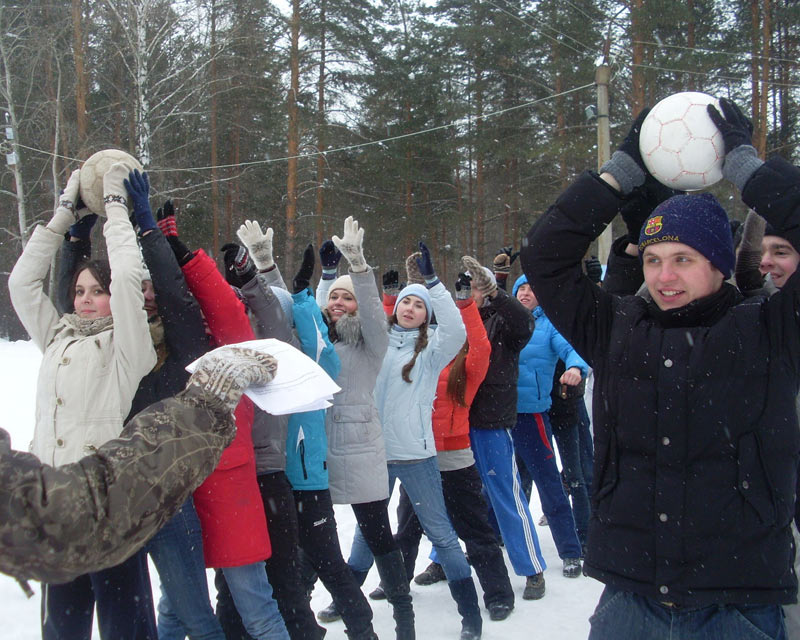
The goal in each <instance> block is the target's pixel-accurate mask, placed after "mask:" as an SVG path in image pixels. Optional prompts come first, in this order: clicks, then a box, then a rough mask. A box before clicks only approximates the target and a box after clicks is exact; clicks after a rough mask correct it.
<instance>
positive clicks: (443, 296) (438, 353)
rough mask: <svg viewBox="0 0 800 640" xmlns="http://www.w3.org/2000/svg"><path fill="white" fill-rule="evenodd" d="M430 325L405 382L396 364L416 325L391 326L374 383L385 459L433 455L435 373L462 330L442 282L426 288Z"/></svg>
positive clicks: (406, 354) (404, 357) (404, 358)
mask: <svg viewBox="0 0 800 640" xmlns="http://www.w3.org/2000/svg"><path fill="white" fill-rule="evenodd" d="M429 294H430V297H431V304H432V306H433V312H434V314H435V315H436V320H437V322H438V323H439V324H438V325H437V327H436V329H430V328H429V329H428V346H427V347H426V348H425V349H424V350H423V351H422V352H421V353H420V354H419V355H418V356H417V361H416V362H415V363H414V368H413V369H411V372H410V374H409V378H410V379H411V382H410V383H408V382H406V381H405V380H403V377H402V373H401V372H402V369H403V367H404V366H405V365H406V363H408V362H409V361H410V360H411V358H412V357H413V355H414V345H415V344H416V341H417V336H418V335H419V330H418V329H414V330H411V331H404V330H402V329H399V327H392V329H390V331H389V348H388V350H387V351H386V356H385V357H384V359H383V366H381V370H380V373H378V379H377V382H376V383H375V400H376V402H377V405H378V413H379V414H380V417H381V425H382V426H383V438H384V441H385V443H386V459H387V460H388V461H392V460H422V459H424V458H429V457H431V456H435V455H436V445H435V443H434V439H433V426H432V423H431V414H432V413H433V399H434V396H435V395H436V383H437V381H438V379H439V373H441V371H442V369H444V368H445V367H446V366H447V365H448V364H449V363H450V361H451V360H452V359H453V358H454V357H455V356H456V354H457V353H458V352H459V350H460V349H461V347H462V346H463V345H464V341H465V340H466V339H467V332H466V329H465V328H464V323H463V322H462V320H461V314H460V313H459V311H458V308H457V307H456V305H455V302H453V298H452V297H451V296H450V294H449V293H448V291H447V289H445V286H444V285H443V284H442V283H441V282H439V283H437V284H436V285H434V286H433V287H432V288H431V289H430V290H429Z"/></svg>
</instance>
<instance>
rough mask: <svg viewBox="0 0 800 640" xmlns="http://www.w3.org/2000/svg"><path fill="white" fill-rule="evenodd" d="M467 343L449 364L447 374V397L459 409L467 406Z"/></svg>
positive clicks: (466, 342)
mask: <svg viewBox="0 0 800 640" xmlns="http://www.w3.org/2000/svg"><path fill="white" fill-rule="evenodd" d="M468 353H469V342H468V341H465V342H464V346H463V347H461V350H460V351H459V352H458V353H457V354H456V357H455V358H453V361H452V362H451V363H450V372H449V373H448V374H447V395H448V396H450V398H451V400H452V401H453V402H455V403H456V404H457V405H459V406H461V407H466V406H467V354H468Z"/></svg>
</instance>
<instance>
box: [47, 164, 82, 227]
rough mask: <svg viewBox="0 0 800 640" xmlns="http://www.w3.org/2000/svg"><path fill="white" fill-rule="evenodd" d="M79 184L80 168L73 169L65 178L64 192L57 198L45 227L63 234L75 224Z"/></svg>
mask: <svg viewBox="0 0 800 640" xmlns="http://www.w3.org/2000/svg"><path fill="white" fill-rule="evenodd" d="M80 184H81V170H80V169H75V171H73V172H72V174H71V175H70V177H69V180H67V186H66V187H64V193H62V194H61V196H60V197H59V199H58V204H57V205H56V210H55V211H54V212H53V217H52V218H51V219H50V222H48V223H47V228H48V229H50V231H52V232H53V233H57V234H58V235H63V234H65V233H66V232H67V230H68V229H69V228H70V225H73V224H75V223H76V222H77V221H78V220H79V219H80V216H79V215H78V213H77V202H78V191H79V188H80ZM87 213H88V211H87Z"/></svg>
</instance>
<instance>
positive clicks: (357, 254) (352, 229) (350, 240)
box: [331, 216, 369, 273]
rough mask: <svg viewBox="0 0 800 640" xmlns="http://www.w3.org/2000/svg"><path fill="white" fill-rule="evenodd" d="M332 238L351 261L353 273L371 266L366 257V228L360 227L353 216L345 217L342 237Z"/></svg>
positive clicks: (348, 260) (360, 271)
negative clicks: (368, 264)
mask: <svg viewBox="0 0 800 640" xmlns="http://www.w3.org/2000/svg"><path fill="white" fill-rule="evenodd" d="M331 240H332V241H333V244H335V245H336V248H337V249H338V250H339V251H341V252H342V255H343V256H344V257H345V258H346V259H347V262H349V263H350V270H351V271H352V272H353V273H363V272H364V271H366V270H367V269H368V268H369V267H368V266H367V260H366V258H364V228H363V227H361V228H359V226H358V220H353V216H348V217H347V218H346V219H345V221H344V233H343V234H342V237H341V238H340V237H339V236H333V237H332V238H331Z"/></svg>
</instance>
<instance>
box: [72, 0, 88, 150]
mask: <svg viewBox="0 0 800 640" xmlns="http://www.w3.org/2000/svg"><path fill="white" fill-rule="evenodd" d="M81 2H82V0H72V57H73V59H74V60H75V130H76V134H77V137H78V147H80V146H81V145H83V144H84V143H85V142H86V137H87V133H88V129H89V124H88V113H87V97H88V95H89V81H88V76H87V74H86V68H85V65H84V60H85V59H86V44H85V39H84V37H83V12H82V11H81Z"/></svg>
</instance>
